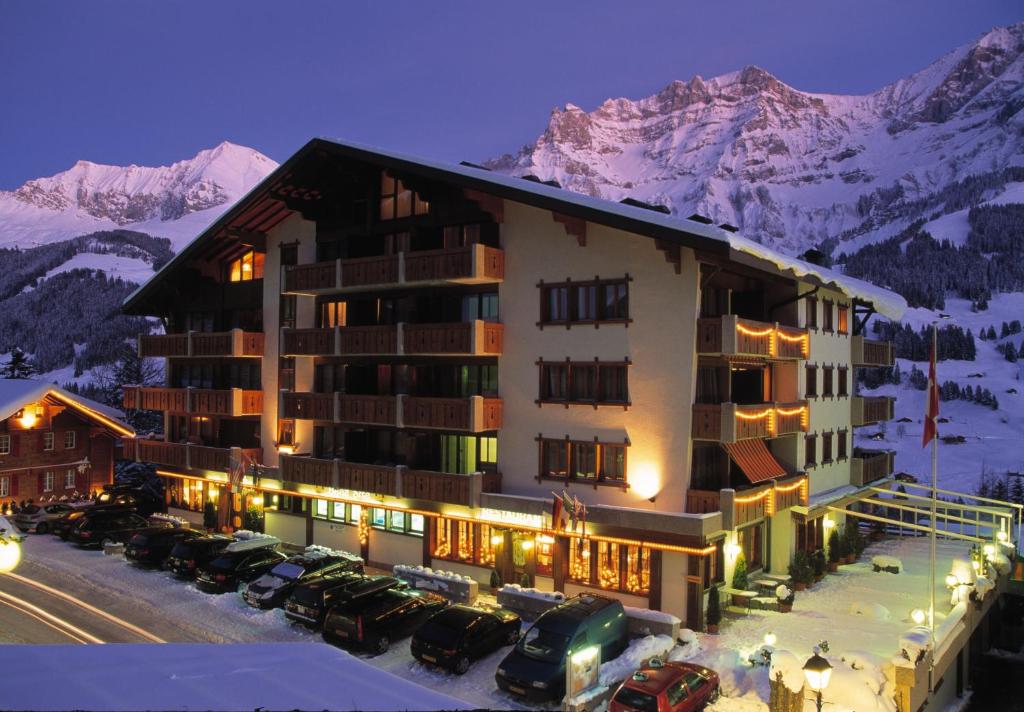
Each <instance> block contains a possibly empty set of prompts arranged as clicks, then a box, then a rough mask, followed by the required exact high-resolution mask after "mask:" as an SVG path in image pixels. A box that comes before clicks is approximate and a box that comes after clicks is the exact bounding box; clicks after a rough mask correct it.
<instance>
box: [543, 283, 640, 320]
mask: <svg viewBox="0 0 1024 712" xmlns="http://www.w3.org/2000/svg"><path fill="white" fill-rule="evenodd" d="M540 289H541V315H540V323H541V324H566V325H568V324H598V323H601V322H606V321H607V322H610V321H628V320H629V281H628V279H597V280H591V281H586V282H567V283H565V284H544V285H541V288H540Z"/></svg>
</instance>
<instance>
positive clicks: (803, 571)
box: [789, 551, 814, 591]
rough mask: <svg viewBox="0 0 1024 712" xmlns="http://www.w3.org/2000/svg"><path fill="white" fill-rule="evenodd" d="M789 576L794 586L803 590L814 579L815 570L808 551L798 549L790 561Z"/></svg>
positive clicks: (798, 589)
mask: <svg viewBox="0 0 1024 712" xmlns="http://www.w3.org/2000/svg"><path fill="white" fill-rule="evenodd" d="M789 578H790V579H792V580H793V588H795V589H796V590H797V591H803V590H804V589H805V588H807V585H808V584H810V583H811V581H813V580H814V571H813V569H811V562H810V559H809V558H808V556H807V552H806V551H798V552H796V554H794V556H793V560H792V561H790V562H789Z"/></svg>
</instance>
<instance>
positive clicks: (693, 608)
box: [686, 579, 703, 630]
mask: <svg viewBox="0 0 1024 712" xmlns="http://www.w3.org/2000/svg"><path fill="white" fill-rule="evenodd" d="M700 590H701V584H700V583H699V582H695V581H691V580H689V579H687V581H686V627H687V628H689V629H690V630H702V629H703V626H702V625H701V622H700V604H699V601H698V596H699V595H700Z"/></svg>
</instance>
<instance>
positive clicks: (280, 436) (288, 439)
mask: <svg viewBox="0 0 1024 712" xmlns="http://www.w3.org/2000/svg"><path fill="white" fill-rule="evenodd" d="M277 428H278V430H277V444H278V446H281V445H283V446H285V447H293V446H294V445H295V421H294V420H282V421H280V422H279V423H278V424H277Z"/></svg>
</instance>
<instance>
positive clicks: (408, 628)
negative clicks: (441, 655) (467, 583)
mask: <svg viewBox="0 0 1024 712" xmlns="http://www.w3.org/2000/svg"><path fill="white" fill-rule="evenodd" d="M447 605H448V599H447V598H445V597H444V596H439V595H438V594H436V593H432V592H431V591H417V590H406V591H400V590H396V589H393V588H392V589H388V590H387V591H382V592H381V593H380V594H378V595H376V596H370V597H368V598H365V599H363V600H361V601H360V602H358V603H355V604H350V605H343V606H335V607H334V608H332V609H331V610H329V611H328V612H327V616H326V617H325V618H324V630H323V638H324V640H325V641H327V642H328V643H331V644H332V645H353V646H357V647H361V648H365V649H367V650H370V651H372V652H374V653H376V654H378V655H380V654H381V653H386V652H387V650H388V648H390V647H391V641H392V640H395V639H397V638H404V637H405V636H408V635H412V634H413V633H414V632H415V631H416V629H417V628H419V627H420V625H422V624H423V623H424V622H425V621H426V620H427V619H428V618H430V617H431V616H432V615H434V614H435V613H437V612H438V611H439V610H441V609H442V608H444V607H445V606H447Z"/></svg>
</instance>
